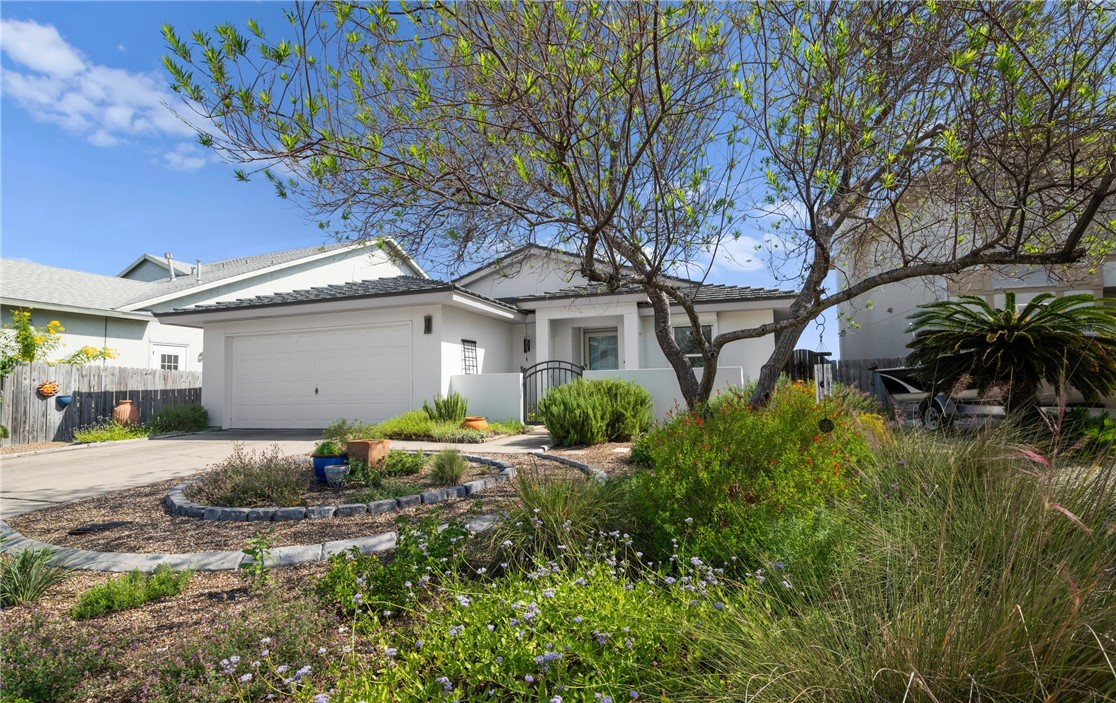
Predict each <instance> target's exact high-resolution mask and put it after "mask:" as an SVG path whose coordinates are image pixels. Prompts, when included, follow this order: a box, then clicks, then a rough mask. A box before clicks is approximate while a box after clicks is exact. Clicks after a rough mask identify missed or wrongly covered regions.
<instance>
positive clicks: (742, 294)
mask: <svg viewBox="0 0 1116 703" xmlns="http://www.w3.org/2000/svg"><path fill="white" fill-rule="evenodd" d="M690 285H692V286H693V288H692V289H691V290H693V291H694V294H693V296H692V299H693V301H694V302H695V303H718V302H742V301H750V300H774V299H777V298H788V297H791V296H793V295H794V292H793V291H785V290H778V289H775V288H752V287H750V286H730V285H724V284H720V283H690ZM642 292H643V289H642V288H641V287H640V286H636V285H626V286H621V287H619V288H617V289H616V290H609V289H608V286H606V285H605V284H603V283H590V284H587V285H582V286H571V287H569V288H562V289H561V290H557V291H554V292H551V293H539V294H536V295H526V296H522V297H519V298H510V299H508V300H507V302H513V303H515V304H517V305H522V304H524V303H531V302H533V301H538V300H564V299H567V298H585V297H591V296H605V295H633V294H638V293H642Z"/></svg>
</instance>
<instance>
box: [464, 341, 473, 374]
mask: <svg viewBox="0 0 1116 703" xmlns="http://www.w3.org/2000/svg"><path fill="white" fill-rule="evenodd" d="M461 365H462V366H464V367H465V373H466V374H475V373H477V343H476V342H475V341H473V340H472V339H463V340H461Z"/></svg>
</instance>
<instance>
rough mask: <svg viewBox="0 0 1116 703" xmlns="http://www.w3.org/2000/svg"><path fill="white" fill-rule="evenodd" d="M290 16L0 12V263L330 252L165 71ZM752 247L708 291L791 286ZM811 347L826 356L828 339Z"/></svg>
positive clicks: (140, 5)
mask: <svg viewBox="0 0 1116 703" xmlns="http://www.w3.org/2000/svg"><path fill="white" fill-rule="evenodd" d="M286 7H288V4H287V3H282V2H250V3H243V2H12V1H9V0H5V1H4V2H3V3H2V4H0V20H2V23H3V24H2V26H0V67H2V70H3V81H2V88H0V92H2V98H0V101H2V102H0V110H2V112H0V230H2V239H0V253H2V255H3V256H4V257H6V258H19V259H26V260H30V261H35V262H38V263H42V264H48V265H52V266H61V267H65V268H73V269H79V270H82V271H90V272H94V273H103V274H109V275H115V274H116V273H119V272H120V271H121V270H122V269H123V268H124V267H125V266H127V265H128V264H129V263H131V262H132V261H133V260H134V259H135V258H136V257H138V256H139V255H141V254H143V253H151V254H156V255H161V254H162V253H163V252H171V253H173V254H174V257H175V258H176V259H177V260H180V261H184V262H187V263H192V262H193V261H194V259H201V260H202V261H203V262H205V261H213V260H216V259H224V258H228V257H235V256H245V255H250V254H258V253H261V252H266V251H278V250H281V249H290V248H295V247H302V246H314V245H318V244H322V243H325V242H327V241H329V240H327V239H326V238H325V237H324V235H323V233H322V232H321V231H320V230H319V229H318V227H317V225H316V224H315V222H314V221H313V220H312V219H311V218H308V217H307V216H306V214H305V213H304V212H303V211H302V210H300V209H299V208H298V207H297V206H296V205H295V204H293V203H290V202H287V201H283V200H280V199H279V198H277V197H276V196H275V194H274V192H273V191H272V189H271V187H270V186H269V185H268V184H267V183H266V181H264V180H263V179H262V178H260V179H257V180H255V181H253V182H252V183H248V184H244V183H239V182H236V181H235V180H234V178H233V175H232V167H231V166H229V165H226V164H223V163H221V162H220V161H219V160H218V159H217V158H216V157H215V156H214V155H213V154H212V153H211V152H209V151H207V150H204V149H202V148H201V147H200V146H198V145H197V142H196V138H195V137H194V135H193V133H192V131H191V130H190V129H189V127H187V126H186V125H184V124H182V123H181V122H180V121H179V120H178V119H177V118H176V117H175V116H174V115H173V114H171V113H170V112H169V111H168V110H167V109H166V108H164V107H163V105H162V102H163V101H168V102H170V101H173V100H175V98H174V97H173V94H172V93H170V92H169V90H168V88H167V84H168V82H169V81H168V78H167V76H166V74H165V73H164V71H163V68H162V65H161V57H162V56H163V54H164V53H165V47H164V44H163V39H162V36H161V33H160V28H161V27H162V25H163V23H164V22H169V23H170V24H172V25H174V27H175V29H176V30H178V32H179V34H180V35H187V34H189V32H191V31H193V30H195V29H204V30H212V28H213V26H214V25H216V24H218V23H220V22H226V21H227V22H232V23H234V24H236V25H237V26H240V27H243V26H244V23H245V20H247V19H249V18H252V19H256V20H258V21H259V22H260V23H261V24H262V25H263V26H264V27H265V29H266V28H268V27H271V28H274V30H275V31H276V32H281V31H282V29H283V27H285V26H286V20H285V19H283V10H284V9H285V8H286ZM761 236H762V235H760V234H758V233H757V234H756V237H757V238H760V237H761ZM754 243H755V240H748V241H742V242H740V243H739V244H737V245H736V246H735V247H734V248H735V251H736V255H735V256H732V257H719V261H718V264H717V266H716V267H715V268H714V271H713V274H712V275H711V277H710V280H712V281H715V282H718V283H732V284H737V285H751V286H771V287H775V286H778V287H781V288H785V287H787V286H786V285H785V284H777V283H776V282H775V281H774V280H773V278H772V277H771V276H770V275H769V274H767V273H766V272H764V271H763V270H762V266H761V265H760V263H759V262H758V261H755V260H754V257H753V256H752V254H753V252H752V246H753V245H754ZM825 331H826V334H825V342H824V343H823V346H822V347H820V348H822V349H823V350H825V351H831V352H834V353H836V352H837V351H838V349H837V337H836V333H837V325H836V323H835V322H834V321H832V320H830V322H828V323H827V324H826V330H825ZM799 346H800V347H809V348H814V349H817V348H819V344H818V331H817V330H815V329H813V328H812V327H811V328H808V329H807V331H806V332H805V333H804V334H803V338H802V340H801V342H800V343H799Z"/></svg>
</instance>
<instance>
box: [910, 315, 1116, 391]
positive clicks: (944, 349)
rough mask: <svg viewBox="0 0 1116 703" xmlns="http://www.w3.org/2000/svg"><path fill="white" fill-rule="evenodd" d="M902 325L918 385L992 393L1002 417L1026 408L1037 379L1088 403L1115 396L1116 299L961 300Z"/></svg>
mask: <svg viewBox="0 0 1116 703" xmlns="http://www.w3.org/2000/svg"><path fill="white" fill-rule="evenodd" d="M910 319H911V327H912V328H913V330H914V333H915V338H914V340H913V341H912V342H911V343H910V344H908V345H907V346H908V348H910V349H911V350H912V351H911V353H910V355H908V357H907V362H908V363H909V364H911V365H912V366H916V367H918V368H919V369H920V375H921V377H922V380H924V381H927V382H930V383H933V384H935V385H936V386H937V387H952V386H954V385H956V384H958V383H960V382H962V381H963V379H968V383H969V384H970V385H972V387H974V388H976V389H977V390H978V391H979V392H981V393H984V392H986V391H988V390H989V389H991V388H999V389H1001V390H1002V391H1003V394H1004V405H1005V407H1006V409H1007V411H1008V412H1016V411H1020V410H1024V409H1026V408H1028V407H1031V406H1033V405H1034V404H1035V403H1036V402H1037V398H1038V392H1039V388H1040V387H1041V385H1042V382H1043V381H1046V382H1047V383H1049V384H1050V385H1051V386H1053V387H1054V390H1055V391H1056V392H1057V393H1059V394H1061V393H1062V392H1064V391H1065V390H1066V388H1067V386H1073V387H1074V388H1076V389H1077V390H1079V391H1081V393H1082V395H1084V396H1085V399H1086V400H1088V401H1095V400H1097V399H1098V398H1100V397H1102V396H1105V395H1107V394H1109V393H1111V392H1112V391H1113V390H1116V301H1112V300H1099V299H1097V298H1094V297H1093V296H1092V295H1089V294H1077V295H1065V296H1062V297H1055V296H1054V295H1053V294H1052V293H1043V294H1040V295H1037V296H1035V298H1034V299H1033V300H1031V301H1030V302H1029V303H1027V304H1026V305H1024V306H1022V307H1019V308H1017V307H1016V305H1015V294H1014V293H1007V294H1006V295H1005V303H1004V307H1003V309H998V308H994V307H992V306H991V305H989V304H988V303H987V302H985V300H984V299H982V298H979V297H977V296H971V295H966V296H961V297H960V298H959V299H957V300H944V301H938V302H935V303H928V304H926V305H921V306H919V310H918V311H917V312H915V313H914V314H913V315H911V318H910Z"/></svg>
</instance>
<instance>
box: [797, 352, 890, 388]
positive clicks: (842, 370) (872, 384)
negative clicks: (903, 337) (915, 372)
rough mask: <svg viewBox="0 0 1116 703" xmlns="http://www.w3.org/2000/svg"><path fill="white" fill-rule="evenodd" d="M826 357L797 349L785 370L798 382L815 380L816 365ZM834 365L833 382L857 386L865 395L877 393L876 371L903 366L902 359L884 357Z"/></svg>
mask: <svg viewBox="0 0 1116 703" xmlns="http://www.w3.org/2000/svg"><path fill="white" fill-rule="evenodd" d="M826 356H827V355H823V354H819V353H817V352H814V351H811V350H809V349H795V350H794V355H793V356H792V357H791V359H790V361H788V362H787V366H786V368H785V369H784V371H785V372H786V374H787V375H788V376H790V377H791V378H792V379H793V380H796V381H811V380H813V378H814V364H818V363H821V362H823V361H826V360H827V359H826ZM831 363H832V364H833V380H834V381H837V382H838V383H842V384H844V385H846V386H856V387H857V388H859V389H860V390H862V391H864V392H865V393H871V394H875V393H876V375H875V371H876V369H887V368H894V367H896V366H903V365H904V359H903V358H902V357H882V358H879V359H849V360H844V359H838V360H836V361H833V362H831Z"/></svg>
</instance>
